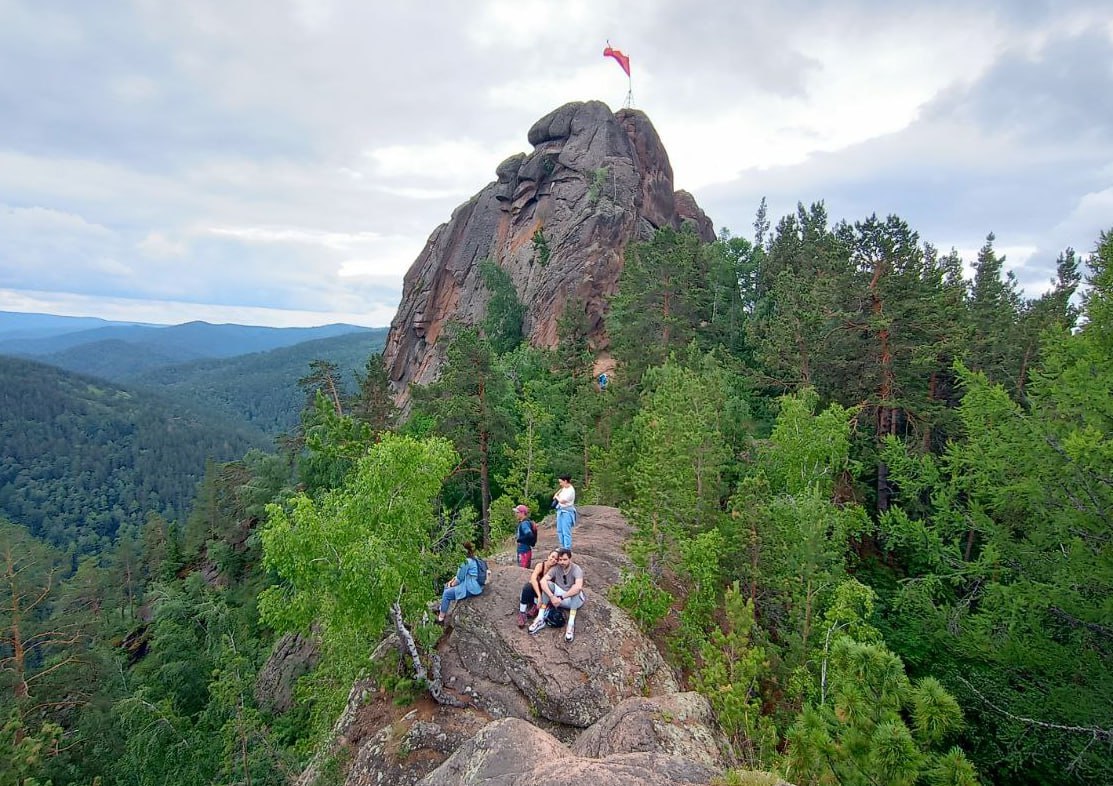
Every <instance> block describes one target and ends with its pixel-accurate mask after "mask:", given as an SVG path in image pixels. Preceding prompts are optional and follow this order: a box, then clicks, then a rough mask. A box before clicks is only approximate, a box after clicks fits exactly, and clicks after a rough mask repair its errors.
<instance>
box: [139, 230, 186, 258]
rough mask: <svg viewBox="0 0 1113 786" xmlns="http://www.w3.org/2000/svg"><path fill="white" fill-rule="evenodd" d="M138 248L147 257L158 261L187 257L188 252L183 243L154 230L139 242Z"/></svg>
mask: <svg viewBox="0 0 1113 786" xmlns="http://www.w3.org/2000/svg"><path fill="white" fill-rule="evenodd" d="M138 248H139V250H140V251H142V252H143V253H144V254H146V255H147V256H150V257H155V258H156V259H165V258H167V257H181V256H185V254H186V251H187V246H186V244H185V243H183V242H182V241H180V240H171V239H170V238H168V237H167V236H166V235H164V234H162V233H161V232H156V231H153V230H152V231H151V232H149V233H148V234H147V236H146V237H145V238H143V239H142V240H141V241H140V242H139V244H138Z"/></svg>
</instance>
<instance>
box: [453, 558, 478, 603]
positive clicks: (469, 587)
mask: <svg viewBox="0 0 1113 786" xmlns="http://www.w3.org/2000/svg"><path fill="white" fill-rule="evenodd" d="M453 589H454V590H456V593H455V594H456V600H460V599H461V598H464V597H467V596H468V595H481V594H483V588H482V587H480V586H479V566H478V565H476V564H475V560H474V559H472V558H471V557H468V558H467V559H466V560H464V561H463V562H461V563H460V569H459V570H457V571H456V586H455V587H453Z"/></svg>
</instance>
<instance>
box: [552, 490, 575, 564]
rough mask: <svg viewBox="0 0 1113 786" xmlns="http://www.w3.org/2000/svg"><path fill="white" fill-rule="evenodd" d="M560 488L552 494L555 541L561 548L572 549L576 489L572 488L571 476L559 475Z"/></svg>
mask: <svg viewBox="0 0 1113 786" xmlns="http://www.w3.org/2000/svg"><path fill="white" fill-rule="evenodd" d="M558 483H560V488H558V489H557V491H556V494H553V502H555V503H556V511H557V514H556V529H557V541H559V542H560V546H561V548H565V549H569V550H571V549H572V527H574V526H576V489H574V488H572V476H571V475H561V476H560V480H559V481H558Z"/></svg>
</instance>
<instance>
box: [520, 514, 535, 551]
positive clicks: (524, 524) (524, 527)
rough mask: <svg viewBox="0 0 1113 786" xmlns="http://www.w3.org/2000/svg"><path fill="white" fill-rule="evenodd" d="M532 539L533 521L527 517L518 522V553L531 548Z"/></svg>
mask: <svg viewBox="0 0 1113 786" xmlns="http://www.w3.org/2000/svg"><path fill="white" fill-rule="evenodd" d="M531 540H534V537H533V522H532V521H530V520H529V519H522V521H520V522H519V523H518V553H519V554H525V553H526V552H527V551H532V550H533V544H532V543H530V541H531Z"/></svg>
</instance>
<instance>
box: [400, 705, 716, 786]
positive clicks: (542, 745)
mask: <svg viewBox="0 0 1113 786" xmlns="http://www.w3.org/2000/svg"><path fill="white" fill-rule="evenodd" d="M716 774H717V771H716V770H714V769H711V768H709V767H707V766H706V765H704V764H701V763H698V762H694V761H689V760H687V759H682V758H680V757H677V756H668V755H665V754H661V753H620V754H615V755H613V756H609V757H607V758H606V759H585V758H581V757H578V756H576V755H574V754H573V753H572V752H570V751H569V750H568V749H567V748H565V747H564V746H563V745H561V743H560V741H559V740H557V739H556V738H555V737H553V736H552V735H550V734H547V733H546V732H544V731H542V730H541V729H539V728H537V727H536V726H533V725H531V724H529V723H527V722H525V721H523V720H518V719H516V718H506V719H503V720H496V721H492V722H491V723H490V724H488V725H487V726H485V727H484V728H483V729H482V730H481V731H480V732H479V733H478V734H476V735H475V736H474V737H473V738H472V739H470V740H468V742H466V743H465V744H464V745H462V746H461V747H460V748H459V750H457V751H456V752H455V753H453V754H452V756H450V757H449V758H448V760H447V761H446V762H445V763H444V764H442V765H441V766H440V767H438V768H437V769H436V770H434V771H433V772H431V773H430V774H429V775H427V776H425V778H423V779H422V780H421V781H419V784H420V785H421V786H470V785H471V784H476V785H478V784H484V785H485V786H568V784H569V783H583V784H591V786H681V784H693V786H694V785H695V784H707V783H709V782H710V780H711V778H713V777H714V776H715V775H716Z"/></svg>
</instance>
